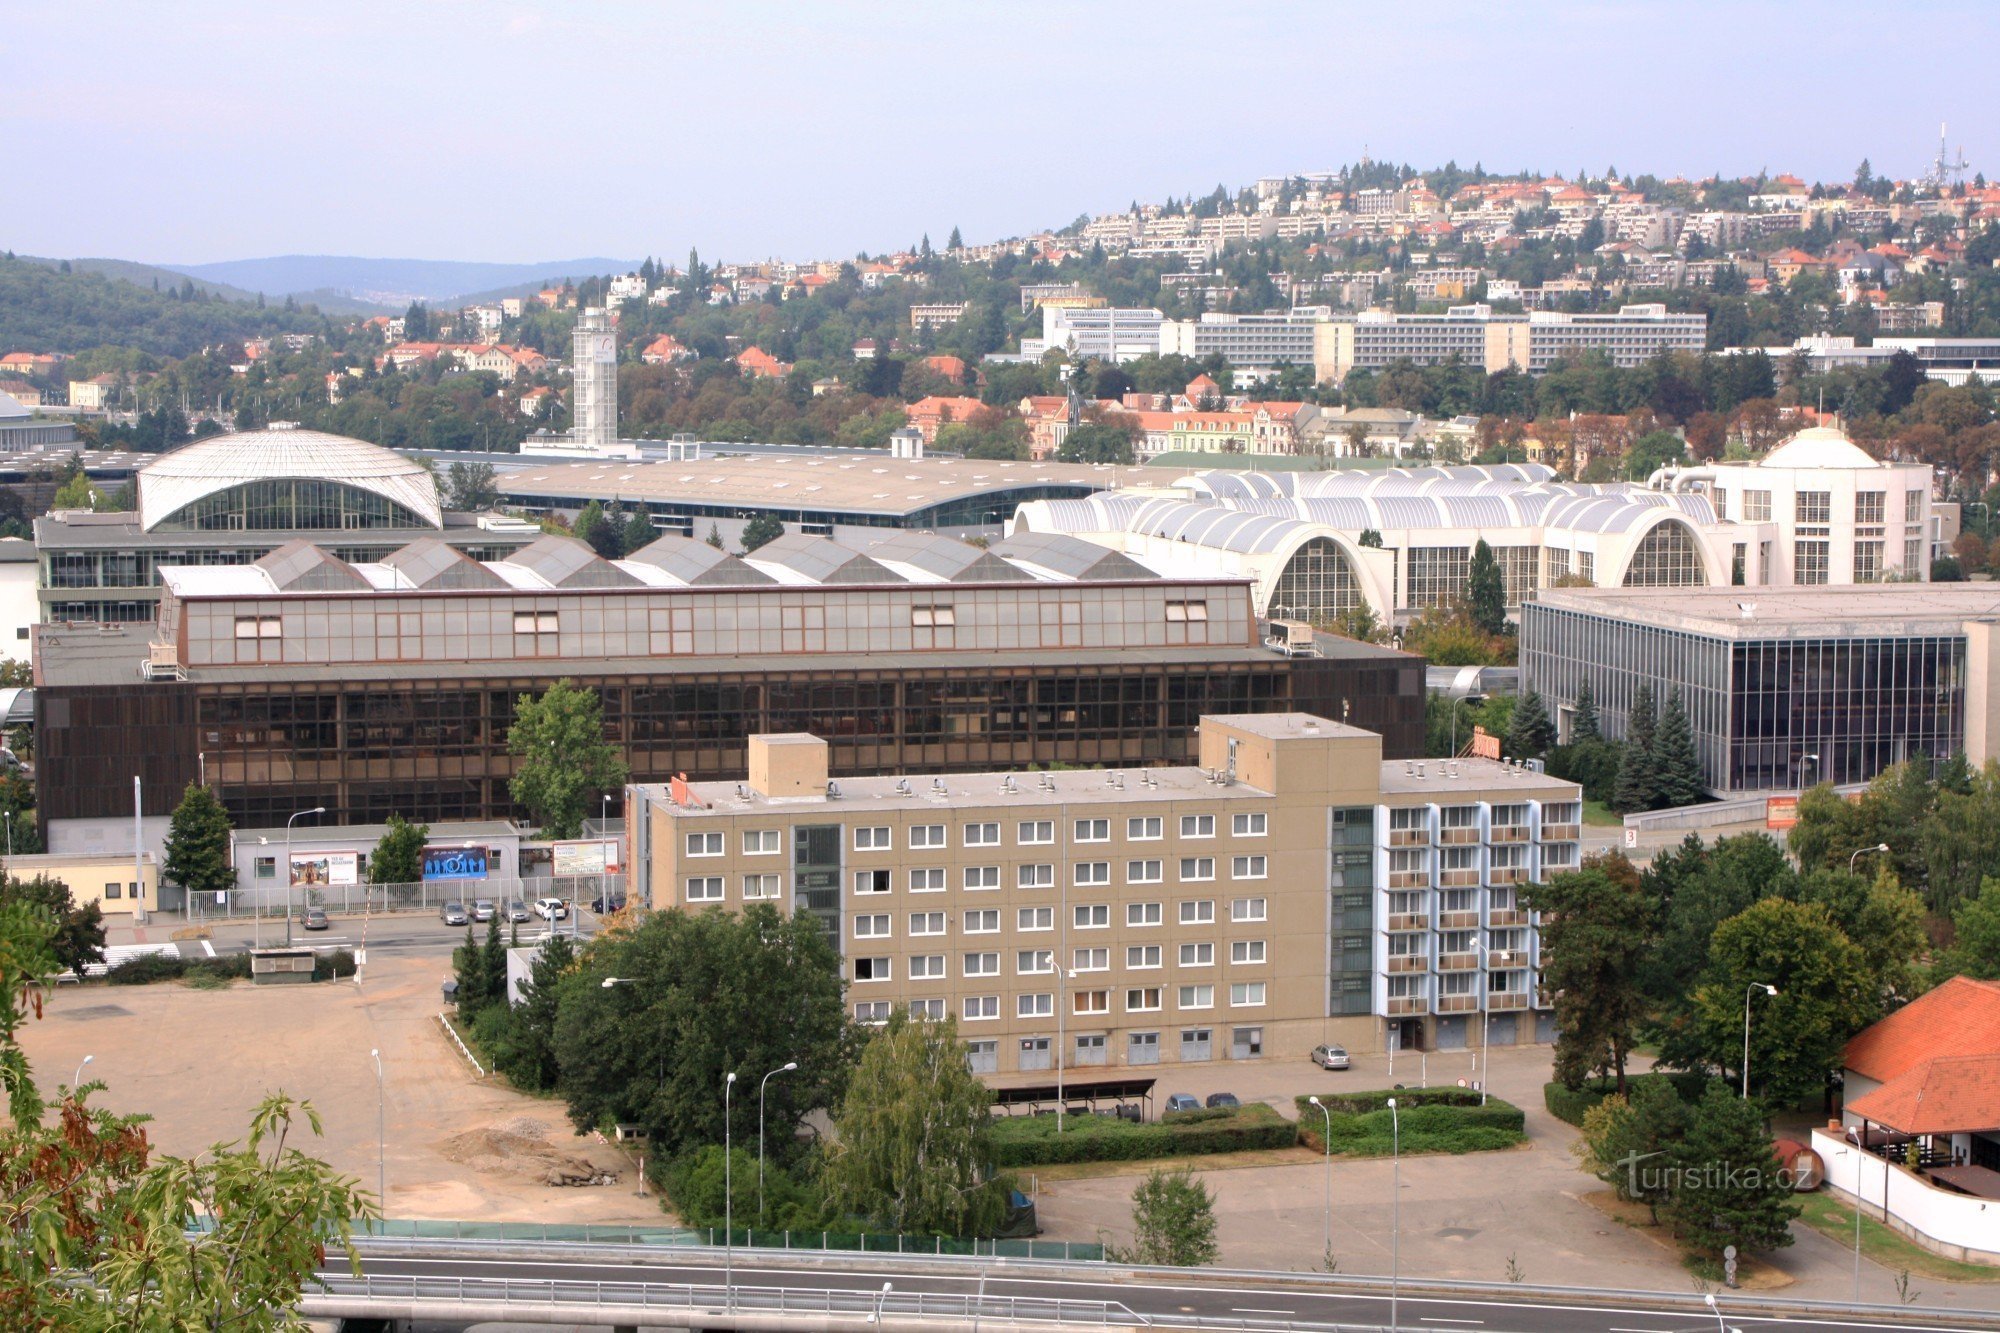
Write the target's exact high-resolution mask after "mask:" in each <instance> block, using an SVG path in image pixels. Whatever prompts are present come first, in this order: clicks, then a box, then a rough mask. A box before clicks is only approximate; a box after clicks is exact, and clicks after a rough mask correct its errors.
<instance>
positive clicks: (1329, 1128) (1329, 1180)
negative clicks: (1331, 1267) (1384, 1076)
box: [1306, 1097, 1333, 1258]
mask: <svg viewBox="0 0 2000 1333" xmlns="http://www.w3.org/2000/svg"><path fill="white" fill-rule="evenodd" d="M1306 1100H1307V1101H1309V1102H1311V1103H1312V1104H1313V1105H1314V1106H1317V1107H1318V1108H1319V1113H1320V1114H1321V1115H1323V1116H1325V1117H1326V1142H1325V1143H1323V1144H1322V1145H1321V1146H1322V1147H1324V1148H1325V1149H1326V1207H1325V1209H1324V1211H1323V1213H1322V1215H1321V1220H1320V1228H1321V1230H1322V1231H1323V1232H1324V1233H1325V1237H1326V1239H1325V1242H1324V1248H1325V1250H1326V1253H1327V1256H1328V1257H1329V1258H1330V1257H1331V1256H1332V1254H1333V1112H1332V1111H1331V1110H1329V1109H1328V1107H1327V1104H1326V1103H1325V1102H1323V1101H1321V1100H1320V1099H1319V1098H1317V1097H1308V1098H1306Z"/></svg>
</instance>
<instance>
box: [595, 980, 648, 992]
mask: <svg viewBox="0 0 2000 1333" xmlns="http://www.w3.org/2000/svg"><path fill="white" fill-rule="evenodd" d="M598 984H600V985H601V986H603V987H604V989H606V990H610V989H611V988H612V987H613V986H636V985H638V984H639V983H638V982H637V981H635V980H634V979H633V978H631V977H606V978H605V979H604V980H603V981H602V982H600V983H598Z"/></svg>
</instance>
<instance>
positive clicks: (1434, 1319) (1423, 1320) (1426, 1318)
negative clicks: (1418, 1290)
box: [1417, 1315, 1486, 1324]
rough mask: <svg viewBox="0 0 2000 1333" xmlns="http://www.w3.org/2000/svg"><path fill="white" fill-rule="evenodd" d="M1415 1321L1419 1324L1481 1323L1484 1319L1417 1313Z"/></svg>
mask: <svg viewBox="0 0 2000 1333" xmlns="http://www.w3.org/2000/svg"><path fill="white" fill-rule="evenodd" d="M1417 1322H1418V1323H1420V1324H1483V1323H1485V1322H1486V1321H1485V1320H1484V1319H1444V1318H1440V1317H1438V1316H1436V1315H1419V1316H1418V1317H1417Z"/></svg>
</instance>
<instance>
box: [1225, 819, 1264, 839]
mask: <svg viewBox="0 0 2000 1333" xmlns="http://www.w3.org/2000/svg"><path fill="white" fill-rule="evenodd" d="M1266 819H1267V816H1265V815H1261V814H1256V815H1234V816H1232V817H1231V818H1230V821H1229V831H1230V832H1231V833H1234V834H1235V835H1236V836H1237V837H1239V838H1261V837H1263V836H1264V829H1265V824H1266Z"/></svg>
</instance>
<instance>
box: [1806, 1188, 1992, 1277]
mask: <svg viewBox="0 0 2000 1333" xmlns="http://www.w3.org/2000/svg"><path fill="white" fill-rule="evenodd" d="M1798 1201H1799V1203H1800V1204H1802V1205H1804V1208H1805V1211H1804V1212H1802V1213H1800V1214H1799V1221H1801V1222H1803V1223H1805V1224H1806V1225H1807V1226H1809V1227H1811V1228H1812V1229H1813V1230H1814V1231H1817V1232H1819V1233H1820V1234H1821V1235H1822V1236H1825V1237H1827V1238H1828V1239H1829V1240H1835V1241H1839V1242H1840V1243H1841V1244H1842V1245H1845V1246H1847V1247H1848V1248H1849V1249H1852V1248H1853V1245H1854V1209H1853V1207H1851V1206H1850V1205H1849V1204H1847V1203H1845V1202H1843V1201H1842V1200H1840V1199H1839V1198H1837V1197H1835V1196H1834V1195H1831V1194H1801V1195H1799V1196H1798ZM1861 1253H1862V1255H1863V1257H1865V1258H1868V1259H1872V1260H1874V1261H1875V1262H1876V1263H1878V1264H1881V1265H1882V1266H1883V1267H1884V1268H1887V1269H1889V1270H1890V1271H1891V1272H1896V1271H1899V1270H1902V1269H1905V1268H1907V1269H1908V1270H1910V1272H1911V1273H1913V1274H1920V1275H1922V1276H1924V1277H1934V1278H1941V1279H1943V1280H1945V1281H1949V1282H2000V1268H1993V1267H1989V1266H1987V1265H1985V1264H1963V1263H1960V1262H1959V1261H1958V1260H1956V1259H1947V1258H1945V1257H1944V1256H1943V1255H1939V1254H1932V1253H1931V1252H1930V1251H1929V1250H1927V1249H1925V1248H1924V1247H1923V1246H1921V1245H1918V1244H1917V1243H1916V1242H1915V1241H1912V1240H1910V1239H1909V1238H1908V1237H1906V1236H1904V1235H1903V1234H1902V1233H1901V1232H1898V1231H1894V1230H1892V1229H1890V1228H1889V1227H1885V1226H1883V1225H1882V1224H1881V1223H1880V1222H1878V1221H1876V1220H1875V1219H1874V1218H1872V1217H1870V1216H1869V1215H1868V1213H1867V1210H1866V1209H1863V1210H1862V1214H1861Z"/></svg>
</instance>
